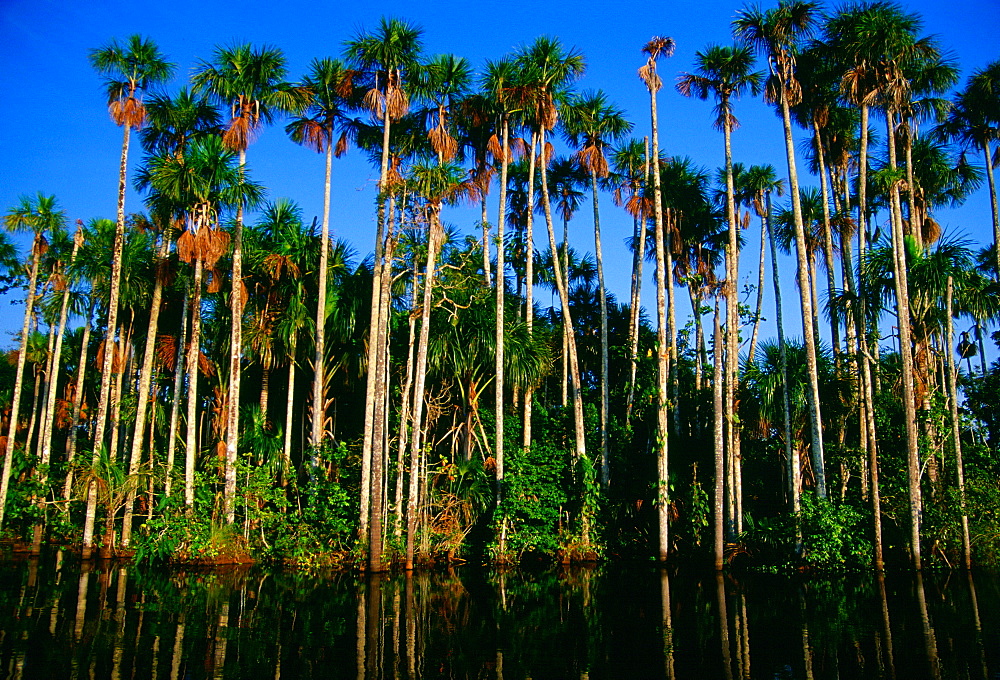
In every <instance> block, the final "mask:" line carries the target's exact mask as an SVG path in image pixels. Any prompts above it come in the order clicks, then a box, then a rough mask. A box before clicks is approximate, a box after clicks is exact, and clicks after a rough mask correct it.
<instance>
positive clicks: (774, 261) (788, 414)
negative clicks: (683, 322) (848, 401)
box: [765, 193, 802, 555]
mask: <svg viewBox="0 0 1000 680" xmlns="http://www.w3.org/2000/svg"><path fill="white" fill-rule="evenodd" d="M766 201H767V214H768V215H771V194H770V193H768V194H767V198H766ZM765 225H766V228H767V240H768V242H769V244H770V246H771V283H772V285H773V286H774V309H775V317H776V319H775V321H776V323H777V326H778V354H779V356H780V358H779V361H780V363H781V407H782V408H781V415H782V420H781V424H782V434H783V435H784V436H783V439H784V442H785V464H786V466H787V467H786V469H787V470H788V489H789V495H790V496H791V499H792V514H793V515H794V516H795V554H796V555H799V554H801V553H802V532H801V530H800V528H799V519H798V516H799V511H800V510H801V499H800V497H799V477H800V476H801V471H800V470H799V455H798V452H797V451H795V450H794V449H793V448H792V408H791V400H790V398H789V394H788V390H789V386H790V383H789V381H788V353H787V351H786V349H785V322H784V318H783V312H782V305H781V280H780V277H779V275H778V271H779V270H778V251H777V249H776V248H775V247H774V233H773V231H772V230H771V220H770V219H769V218H768V219H765Z"/></svg>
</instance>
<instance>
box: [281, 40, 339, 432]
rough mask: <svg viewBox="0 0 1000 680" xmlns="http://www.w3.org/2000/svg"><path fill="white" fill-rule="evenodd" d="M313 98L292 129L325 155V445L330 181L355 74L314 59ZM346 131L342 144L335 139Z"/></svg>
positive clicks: (320, 322) (321, 299)
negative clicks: (335, 136)
mask: <svg viewBox="0 0 1000 680" xmlns="http://www.w3.org/2000/svg"><path fill="white" fill-rule="evenodd" d="M302 86H303V87H305V88H306V89H308V91H309V93H310V95H311V99H310V103H309V107H308V108H307V109H306V110H305V111H304V112H303V114H302V115H301V116H299V117H296V118H295V119H293V120H292V122H290V123H289V124H288V125H286V126H285V131H286V132H288V134H289V136H290V137H291V138H292V141H294V142H296V143H298V144H302V145H303V146H306V147H308V148H310V149H313V150H314V151H316V152H317V153H322V154H325V166H324V167H325V175H324V180H323V224H322V226H321V227H320V256H319V290H318V293H317V295H318V303H317V307H316V338H315V342H316V354H315V357H314V359H313V386H312V409H313V418H312V427H311V428H310V435H309V443H310V444H311V445H312V446H313V447H319V446H321V445H322V443H323V421H324V417H325V415H326V410H325V408H324V405H325V404H326V395H325V393H324V389H323V386H324V385H325V384H326V382H325V381H326V315H327V309H326V304H327V300H326V298H327V269H328V265H329V257H330V255H329V250H330V180H331V176H332V172H333V157H334V156H336V157H337V158H340V157H341V156H342V155H344V153H345V152H346V151H347V143H348V140H349V139H350V137H351V131H352V128H351V126H350V125H349V120H350V119H349V117H348V111H349V109H350V108H351V107H352V106H353V105H354V104H355V103H356V101H355V99H356V98H355V96H354V93H355V89H356V88H355V86H354V72H353V71H351V70H350V69H348V68H347V67H346V66H345V65H344V64H343V63H342V62H340V61H338V60H334V59H314V60H313V62H312V64H311V66H310V70H309V74H308V75H307V76H306V77H305V78H303V79H302ZM338 132H339V133H340V135H339V137H338V138H337V140H336V142H334V135H335V134H336V133H338Z"/></svg>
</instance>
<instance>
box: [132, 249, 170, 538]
mask: <svg viewBox="0 0 1000 680" xmlns="http://www.w3.org/2000/svg"><path fill="white" fill-rule="evenodd" d="M169 252H170V241H169V240H168V239H167V238H166V236H164V238H163V244H162V245H161V247H160V253H159V255H160V256H159V258H158V259H157V263H156V280H155V282H154V284H153V299H152V301H151V302H150V305H149V327H148V328H147V329H146V349H145V351H144V353H143V357H142V368H141V369H140V372H139V395H138V398H137V401H136V414H135V430H134V432H133V435H132V449H131V452H130V455H129V463H128V472H129V474H130V475H134V474H135V473H136V472H138V471H139V463H140V462H141V461H142V445H143V434H144V432H145V423H146V409H147V407H148V405H149V401H150V398H149V393H150V384H151V383H152V378H153V357H154V356H155V354H156V331H157V327H158V326H159V322H160V307H161V306H162V305H161V301H162V299H163V277H164V272H163V269H164V268H165V267H166V257H167V255H168V254H169ZM135 493H136V489H135V488H133V489H132V490H131V491H130V492H129V494H128V501H127V502H126V503H125V516H124V518H123V519H122V547H123V548H127V547H128V546H129V543H130V541H131V538H132V510H133V507H132V506H133V505H135Z"/></svg>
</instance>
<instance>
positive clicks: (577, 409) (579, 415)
mask: <svg viewBox="0 0 1000 680" xmlns="http://www.w3.org/2000/svg"><path fill="white" fill-rule="evenodd" d="M539 147H540V148H541V149H542V153H543V155H544V149H545V130H544V129H543V130H542V132H541V135H540V144H539ZM545 166H546V163H545V162H544V158H543V162H542V182H541V184H542V208H543V210H544V212H545V228H546V231H548V235H549V249H550V250H551V251H552V253H553V258H552V268H553V274H554V275H555V281H556V289H557V290H558V291H559V301H560V302H561V304H562V317H563V325H564V326H565V327H566V330H567V332H566V346H567V350H568V356H567V358H568V360H569V373H570V381H571V383H572V387H573V423H574V428H573V429H574V434H575V447H574V450H573V460H572V462H573V468H574V470H575V474H577V475H581V474H582V475H584V476H587V475H589V474H590V473H591V471H590V461H589V460H587V458H586V456H587V444H586V433H585V431H584V422H583V393H582V389H581V383H580V363H579V360H578V358H577V352H576V335H575V333H574V332H573V315H572V313H571V311H570V305H569V289H568V285H567V275H568V272H565V271H563V268H562V265H561V264H560V263H559V260H558V258H557V257H555V253H557V252H558V247H557V246H556V233H555V229H554V228H553V224H552V204H551V202H550V201H549V186H548V177H547V172H546V167H545ZM581 467H582V468H583V469H582V470H581V469H580V468H581ZM580 488H581V491H582V495H583V498H582V500H583V506H584V507H583V511H582V513H581V514H582V528H581V531H582V536H581V542H582V544H583V546H584V547H587V546H589V544H590V531H589V521H590V512H591V510H592V507H591V505H590V498H589V497H588V495H587V491H586V485H581V486H580Z"/></svg>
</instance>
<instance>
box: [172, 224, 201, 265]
mask: <svg viewBox="0 0 1000 680" xmlns="http://www.w3.org/2000/svg"><path fill="white" fill-rule="evenodd" d="M196 252H197V248H196V247H195V238H194V233H193V232H191V231H185V232H184V233H183V234H181V235H180V237H179V238H178V239H177V259H179V260H180V261H181V262H186V263H188V264H190V263H191V262H193V261H194V256H195V253H196Z"/></svg>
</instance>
